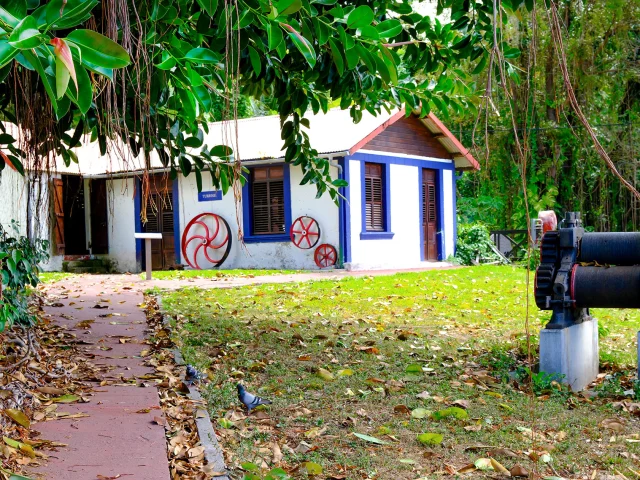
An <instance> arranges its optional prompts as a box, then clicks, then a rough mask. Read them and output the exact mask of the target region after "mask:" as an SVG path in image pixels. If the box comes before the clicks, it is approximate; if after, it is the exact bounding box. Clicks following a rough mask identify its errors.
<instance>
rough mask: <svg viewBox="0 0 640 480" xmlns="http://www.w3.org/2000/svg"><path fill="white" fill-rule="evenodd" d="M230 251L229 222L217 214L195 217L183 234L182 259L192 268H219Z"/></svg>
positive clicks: (202, 214) (204, 214)
mask: <svg viewBox="0 0 640 480" xmlns="http://www.w3.org/2000/svg"><path fill="white" fill-rule="evenodd" d="M230 251H231V229H230V228H229V224H228V223H227V221H226V220H225V219H224V218H222V217H221V216H220V215H216V214H215V213H201V214H200V215H198V216H196V217H193V218H192V219H191V221H190V222H189V223H188V224H187V226H186V228H185V229H184V231H183V232H182V257H183V258H184V259H185V261H186V262H187V263H188V264H189V266H190V267H191V268H195V269H197V270H202V269H203V268H212V267H219V266H220V265H222V263H223V262H224V261H225V260H226V259H227V257H228V256H229V252H230ZM201 265H202V266H201Z"/></svg>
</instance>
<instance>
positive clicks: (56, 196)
mask: <svg viewBox="0 0 640 480" xmlns="http://www.w3.org/2000/svg"><path fill="white" fill-rule="evenodd" d="M63 185H64V184H63V182H62V179H61V178H54V179H53V211H54V214H55V236H56V251H57V252H58V255H64V186H63Z"/></svg>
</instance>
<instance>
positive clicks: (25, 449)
mask: <svg viewBox="0 0 640 480" xmlns="http://www.w3.org/2000/svg"><path fill="white" fill-rule="evenodd" d="M2 439H3V440H4V443H6V444H7V445H9V446H10V447H13V448H17V449H18V450H20V451H21V452H22V453H24V454H25V455H26V456H28V457H29V458H36V452H35V451H34V450H33V448H32V447H31V445H27V444H26V443H22V442H18V441H17V440H13V439H11V438H9V437H2Z"/></svg>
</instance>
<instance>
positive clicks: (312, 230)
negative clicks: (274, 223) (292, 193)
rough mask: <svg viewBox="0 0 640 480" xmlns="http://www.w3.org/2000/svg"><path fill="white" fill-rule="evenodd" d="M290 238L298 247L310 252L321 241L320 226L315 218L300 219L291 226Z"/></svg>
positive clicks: (304, 217)
mask: <svg viewBox="0 0 640 480" xmlns="http://www.w3.org/2000/svg"><path fill="white" fill-rule="evenodd" d="M289 236H290V237H291V241H292V242H293V244H294V245H295V246H296V247H298V248H302V249H304V250H308V249H310V248H313V247H315V246H316V245H317V244H318V242H319V241H320V225H318V222H317V221H316V219H315V218H311V217H307V216H302V217H298V218H296V219H295V221H294V222H293V223H292V224H291V228H290V229H289Z"/></svg>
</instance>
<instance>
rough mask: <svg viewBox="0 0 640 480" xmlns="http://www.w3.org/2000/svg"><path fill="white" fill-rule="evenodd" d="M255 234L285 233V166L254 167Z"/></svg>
mask: <svg viewBox="0 0 640 480" xmlns="http://www.w3.org/2000/svg"><path fill="white" fill-rule="evenodd" d="M251 196H252V198H251V202H252V208H253V232H252V233H253V234H254V235H267V234H273V233H285V225H284V222H285V220H284V208H285V205H284V168H283V167H282V166H277V167H261V168H254V169H253V171H252V175H251Z"/></svg>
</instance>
